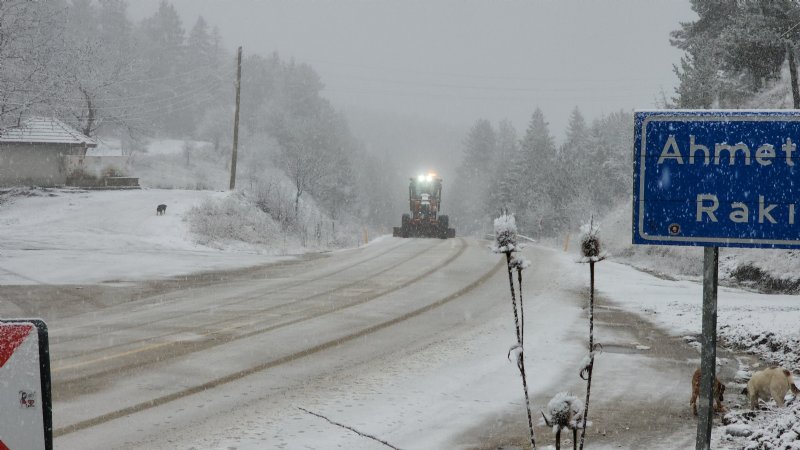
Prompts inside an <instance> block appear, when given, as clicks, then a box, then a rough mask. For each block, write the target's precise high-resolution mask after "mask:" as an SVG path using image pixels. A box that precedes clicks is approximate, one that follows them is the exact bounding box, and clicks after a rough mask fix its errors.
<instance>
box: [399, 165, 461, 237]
mask: <svg viewBox="0 0 800 450" xmlns="http://www.w3.org/2000/svg"><path fill="white" fill-rule="evenodd" d="M441 201H442V179H441V178H439V177H438V176H437V175H436V174H435V173H429V174H423V175H420V176H418V177H414V178H411V180H410V183H409V184H408V202H409V210H410V214H409V213H407V214H403V216H402V222H401V226H399V227H395V228H394V233H393V234H394V236H398V237H438V238H443V239H447V238H451V237H455V230H454V229H452V228H449V220H448V217H447V216H446V215H439V206H440V204H441Z"/></svg>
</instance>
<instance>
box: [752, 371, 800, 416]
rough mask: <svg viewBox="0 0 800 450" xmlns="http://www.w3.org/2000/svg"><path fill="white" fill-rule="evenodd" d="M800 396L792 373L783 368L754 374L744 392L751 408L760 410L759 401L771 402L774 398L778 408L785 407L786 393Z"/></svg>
mask: <svg viewBox="0 0 800 450" xmlns="http://www.w3.org/2000/svg"><path fill="white" fill-rule="evenodd" d="M790 390H791V391H792V394H794V395H798V394H800V390H798V389H797V386H795V384H794V379H792V373H791V372H789V371H788V370H786V369H784V368H782V367H772V368H769V369H764V370H761V371H758V372H756V373H754V374H753V376H752V377H751V378H750V381H748V382H747V388H746V389H745V390H744V391H742V393H743V394H747V397H748V399H749V400H750V408H752V409H757V408H758V400H759V399H761V400H764V401H766V400H769V399H770V397H772V399H773V400H775V404H776V405H778V407H782V406H783V398H784V397H785V396H786V393H787V392H789V391H790Z"/></svg>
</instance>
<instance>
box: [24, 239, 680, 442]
mask: <svg viewBox="0 0 800 450" xmlns="http://www.w3.org/2000/svg"><path fill="white" fill-rule="evenodd" d="M486 244H487V243H486V242H484V241H474V240H469V239H463V238H457V239H450V240H446V241H440V240H416V239H405V240H404V239H397V238H385V239H379V240H378V241H376V242H373V243H372V244H371V245H369V246H366V247H364V248H361V249H354V250H348V251H341V252H334V253H330V254H326V255H322V256H319V255H312V256H309V257H305V258H301V259H298V260H294V261H284V262H279V263H276V264H272V265H268V266H263V267H260V268H255V269H247V270H240V271H233V272H224V273H220V274H219V279H215V278H214V277H210V278H209V276H208V275H205V276H202V277H201V276H198V277H194V278H193V277H188V278H186V279H180V280H178V281H172V282H163V284H156V285H149V286H148V287H147V288H146V289H144V288H142V287H141V286H140V287H135V286H133V287H126V286H113V287H104V288H103V289H106V291H103V292H102V295H100V296H98V299H99V300H98V301H97V302H96V303H97V304H91V303H90V302H88V301H87V296H86V295H66V296H65V295H64V291H63V289H61V290H59V288H56V287H50V289H51V290H52V292H50V294H49V295H52V298H51V299H50V300H52V301H57V302H58V304H59V306H60V307H62V308H63V310H65V311H70V312H71V313H70V314H63V313H60V312H59V311H56V310H54V309H53V305H52V304H49V306H47V308H45V309H43V315H45V316H48V315H49V324H50V331H51V355H52V371H53V382H54V385H53V392H54V426H55V435H56V442H55V443H56V448H59V449H112V448H186V449H189V448H195V449H231V448H235V449H239V450H242V449H262V448H287V449H294V448H312V449H328V448H348V449H372V448H380V445H379V444H377V443H376V442H374V441H371V440H369V439H366V438H364V437H361V436H358V435H356V434H354V433H352V432H350V431H347V430H345V429H343V428H340V427H337V426H334V425H331V424H329V423H328V422H326V421H324V420H322V419H320V418H318V417H315V416H312V415H310V414H308V413H306V412H303V411H302V410H300V409H299V408H305V409H307V410H310V411H313V412H316V413H319V414H323V415H325V416H326V417H328V418H330V419H331V420H335V421H337V422H340V423H343V424H346V425H349V426H352V427H354V428H356V429H358V430H360V431H362V432H364V433H368V434H372V435H375V436H378V437H380V438H381V439H385V440H387V441H388V442H390V443H392V444H394V445H396V446H398V447H400V448H405V449H441V448H496V447H497V446H496V445H495V444H504V443H508V442H509V440H511V441H514V440H515V439H516V438H515V436H520V433H519V426H520V425H523V424H524V423H525V421H524V417H525V416H524V414H525V413H524V406H523V402H522V392H521V384H520V381H519V375H518V373H517V372H516V369H515V367H514V366H513V365H512V364H511V363H509V362H508V361H507V360H506V352H507V350H508V348H509V347H510V345H511V344H512V343H513V342H514V331H513V320H512V318H511V317H512V315H511V305H510V301H509V298H508V291H507V289H508V287H507V283H508V279H507V275H506V273H505V270H501V269H504V264H499V263H500V258H499V257H498V256H497V255H494V254H492V253H491V252H490V251H489V250H488V249H487V248H486ZM525 253H526V256H527V257H528V258H529V259H531V260H532V261H533V263H534V266H533V267H532V268H531V269H530V270H528V271H526V276H527V278H526V284H525V292H524V294H525V301H526V303H525V305H526V309H525V313H526V359H527V360H528V361H529V364H530V366H529V385H530V388H531V396H532V404H533V405H534V410H535V411H537V410H538V409H540V408H543V406H544V405H545V404H546V402H547V400H548V399H549V398H550V397H551V396H552V395H553V394H555V393H556V392H558V391H561V390H568V389H569V390H572V391H573V392H576V393H579V392H581V389H582V388H581V384H580V380H579V379H578V377H577V371H578V370H577V368H578V366H579V363H580V360H581V359H582V357H583V352H584V348H583V346H584V340H585V330H584V328H585V327H586V319H585V315H584V311H583V310H582V308H583V305H584V301H585V286H586V280H585V275H584V273H583V272H585V271H584V270H582V269H584V268H585V267H583V266H577V265H576V264H575V261H574V259H573V257H572V256H570V255H567V254H564V253H561V252H557V251H554V250H548V249H544V248H538V247H532V248H530V249H528V250H526V252H525ZM42 289H45V288H44V287H42ZM74 289H77V288H74ZM89 289H92V288H91V287H90V286H85V287H83V288H82V290H89ZM95 289H99V288H95ZM37 295H40V296H42V295H45V297H42V299H45V300H46V290H44V291H42V292H41V293H39V294H37ZM114 296H118V297H119V298H117V299H116V300H114V301H110V300H105V301H104V300H102V299H103V298H109V297H114ZM40 300H41V299H40ZM40 304H41V305H48V302H47V301H44V302H42V303H40ZM28 307H29V308H32V310H35V305H33V304H32V305H29V306H28ZM80 310H83V311H84V312H81V313H77V314H75V313H74V312H75V311H80ZM598 320H600V324H599V328H598V333H599V336H600V339H601V342H603V344H604V345H606V346H607V348H608V352H607V353H606V354H604V355H603V356H602V358H600V359H599V360H598V366H597V368H596V371H597V372H598V375H597V380H596V383H597V391H596V392H597V394H596V399H595V400H594V401H593V405H594V408H596V409H595V410H594V411H595V413H596V414H597V415H596V416H595V417H593V420H594V421H595V427H594V428H593V429H592V431H593V432H594V433H596V434H595V435H593V436H592V438H591V440H590V442H592V443H593V445H591V446H590V448H603V447H602V446H598V445H600V444H608V445H609V446H610V447H611V448H617V446H618V445H619V444H622V445H623V448H625V447H624V446H625V445H626V444H627V445H630V447H629V448H643V447H640V446H641V445H645V444H646V445H648V448H680V447H675V446H674V445H675V444H676V442H678V441H679V440H680V439H683V438H685V437H686V436H687V435H688V436H689V437H691V433H692V430H693V426H694V425H693V421H691V419H690V418H688V417H687V415H688V409H687V407H686V399H687V398H688V397H687V392H688V391H687V386H685V384H686V383H685V382H684V381H685V380H684V379H683V378H684V377H683V374H684V372H686V373H690V371H691V370H692V369H691V367H692V366H691V364H692V361H691V358H693V357H694V356H695V354H694V353H693V350H691V349H688V347H686V345H684V344H683V343H681V342H680V339H674V338H668V337H667V336H666V335H663V334H659V333H657V332H655V331H653V330H651V326H650V324H647V323H645V322H642V321H637V320H636V319H635V317H633V316H631V315H624V314H623V312H621V311H615V310H614V309H613V308H612V309H608V313H605V314H604V313H602V312H601V313H599V314H598ZM636 343H642V344H647V345H648V346H652V352H649V351H644V352H643V351H636V349H635V344H636ZM642 379H645V380H648V382H647V383H639V384H636V383H637V380H642ZM593 392H595V390H594V389H593ZM652 401H657V402H658V403H657V405H655V406H654V405H653V404H652V403H651V402H652ZM631 405H635V407H633V408H631ZM631 413H633V414H631ZM590 415H591V412H590ZM631 429H634V430H640V431H642V432H641V433H629V432H628V430H631ZM537 433H538V436H539V439H540V442H544V443H547V442H548V441H550V442H552V438H551V435H550V434H549V432H548V431H547V430H546V429H545V428H543V427H538V428H537ZM521 435H522V436H524V433H523V434H521ZM651 444H653V445H651Z"/></svg>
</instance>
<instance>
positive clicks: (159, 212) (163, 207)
mask: <svg viewBox="0 0 800 450" xmlns="http://www.w3.org/2000/svg"><path fill="white" fill-rule="evenodd" d="M166 212H167V205H158V207H156V215H157V216H163V215H164V214H165V213H166Z"/></svg>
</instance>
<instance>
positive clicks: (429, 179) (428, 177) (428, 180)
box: [425, 175, 433, 183]
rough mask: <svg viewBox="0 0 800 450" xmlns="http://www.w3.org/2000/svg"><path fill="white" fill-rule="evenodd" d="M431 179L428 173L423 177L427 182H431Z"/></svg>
mask: <svg viewBox="0 0 800 450" xmlns="http://www.w3.org/2000/svg"><path fill="white" fill-rule="evenodd" d="M431 180H433V177H431V176H430V175H428V176H427V177H425V181H427V182H428V183H430V182H431Z"/></svg>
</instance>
